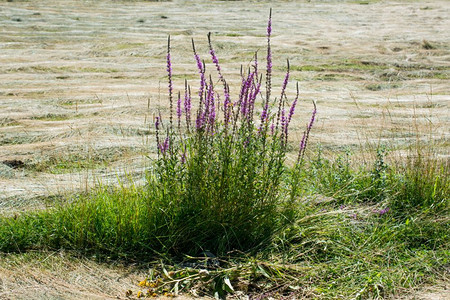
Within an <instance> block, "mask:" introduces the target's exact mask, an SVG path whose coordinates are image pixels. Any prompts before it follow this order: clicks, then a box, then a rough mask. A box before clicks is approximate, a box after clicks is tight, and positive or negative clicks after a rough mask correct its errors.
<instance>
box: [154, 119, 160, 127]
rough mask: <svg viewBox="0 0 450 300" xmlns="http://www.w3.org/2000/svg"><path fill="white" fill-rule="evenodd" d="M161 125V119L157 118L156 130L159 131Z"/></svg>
mask: <svg viewBox="0 0 450 300" xmlns="http://www.w3.org/2000/svg"><path fill="white" fill-rule="evenodd" d="M159 124H160V120H159V117H156V118H155V128H156V130H159Z"/></svg>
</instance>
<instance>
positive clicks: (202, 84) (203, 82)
mask: <svg viewBox="0 0 450 300" xmlns="http://www.w3.org/2000/svg"><path fill="white" fill-rule="evenodd" d="M192 50H193V51H194V58H195V62H196V63H197V69H198V72H199V74H200V87H199V89H198V96H199V97H200V102H201V101H202V100H203V92H204V91H205V85H206V79H205V64H204V63H202V61H201V60H200V56H199V55H198V54H197V51H196V50H195V44H194V39H192Z"/></svg>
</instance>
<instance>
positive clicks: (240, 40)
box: [0, 0, 450, 298]
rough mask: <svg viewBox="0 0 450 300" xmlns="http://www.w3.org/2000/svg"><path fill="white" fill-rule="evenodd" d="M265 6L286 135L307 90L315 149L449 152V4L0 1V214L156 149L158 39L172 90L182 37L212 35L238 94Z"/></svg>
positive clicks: (144, 161)
mask: <svg viewBox="0 0 450 300" xmlns="http://www.w3.org/2000/svg"><path fill="white" fill-rule="evenodd" d="M270 7H272V8H273V39H272V43H273V57H274V68H275V73H274V89H273V95H275V96H277V95H278V94H279V90H280V85H281V81H282V78H283V72H284V69H285V65H286V62H285V61H286V59H288V58H289V60H290V63H291V67H292V71H291V81H292V83H291V85H290V88H289V90H288V94H289V95H290V99H291V100H292V99H293V96H294V94H295V91H294V89H295V84H294V81H299V82H300V87H301V98H302V102H301V103H300V105H299V106H298V114H297V115H296V119H295V120H294V124H293V129H292V131H291V132H292V134H291V137H290V138H291V141H292V143H298V140H299V137H300V135H301V133H302V131H303V127H304V125H305V123H306V122H307V119H308V116H309V114H310V112H311V110H312V105H311V101H312V100H315V101H317V104H318V110H319V114H318V121H317V123H316V127H315V129H314V132H313V136H312V138H311V142H312V145H313V146H314V145H318V144H321V145H323V147H324V148H325V149H329V150H334V149H340V150H342V149H356V148H359V146H360V145H367V144H368V145H374V144H396V145H399V146H400V147H404V148H405V149H406V148H407V146H408V145H410V144H411V143H413V142H415V141H416V140H417V137H419V138H420V139H422V140H423V143H424V144H425V145H429V146H430V145H433V146H435V147H437V148H436V149H435V151H436V153H437V154H438V155H439V156H441V157H442V158H444V159H448V158H449V138H450V130H449V128H450V126H449V125H450V124H449V123H450V114H449V112H448V106H449V103H450V96H449V95H450V85H449V75H450V72H449V67H450V35H449V34H448V29H449V28H450V19H449V18H448V16H449V15H450V2H448V1H445V0H443V1H440V0H435V1H371V0H370V1H338V0H335V1H334V0H330V1H314V0H312V1H308V2H306V1H171V2H144V1H89V0H87V1H68V0H50V1H33V0H30V1H11V2H9V1H0V162H5V161H11V160H17V161H19V162H21V163H23V164H24V165H23V166H20V167H19V168H12V166H13V165H8V164H2V163H0V213H3V214H8V213H12V212H16V211H21V210H28V209H34V208H42V207H46V206H47V205H51V203H50V204H49V200H48V196H54V198H53V199H57V195H60V194H64V193H68V192H69V193H70V192H73V191H80V190H87V189H89V188H90V187H92V186H93V185H95V183H96V182H99V181H101V182H102V183H114V182H115V181H117V178H121V177H123V176H130V177H132V178H134V180H136V181H138V182H139V180H141V179H142V177H143V171H144V170H145V168H146V166H148V164H149V161H150V160H149V159H148V158H146V157H145V156H144V155H148V156H150V157H152V156H153V155H154V153H155V146H154V145H155V142H154V129H153V125H152V124H153V119H154V116H155V114H156V113H157V112H158V111H161V113H162V114H163V115H167V108H168V100H167V93H166V86H167V83H166V77H165V75H166V73H165V52H166V41H167V36H168V35H169V34H170V35H171V38H172V56H173V65H174V74H175V76H174V79H175V87H176V89H182V87H183V84H184V78H187V79H188V81H189V83H190V84H191V85H192V86H193V87H196V86H197V84H198V80H197V75H196V67H195V62H194V58H193V55H192V51H191V38H194V39H195V41H196V47H197V50H198V52H199V54H200V55H201V56H202V58H204V59H205V60H208V59H209V55H208V52H207V43H206V42H207V38H206V36H207V33H208V32H212V34H213V44H214V47H215V48H216V52H217V55H218V56H219V59H220V61H221V66H222V68H223V70H224V74H225V77H226V78H227V79H228V82H229V83H231V93H232V94H233V95H236V94H237V93H238V87H237V84H238V81H239V69H240V66H241V64H244V67H247V66H248V65H249V61H250V60H251V59H252V56H253V53H254V52H255V51H259V57H260V60H261V61H260V65H264V59H263V58H264V56H265V44H266V40H265V31H266V23H267V16H268V12H269V8H270ZM207 69H208V70H213V66H212V65H211V64H210V63H207ZM213 74H215V73H214V72H213ZM105 270H109V269H108V268H106V267H105ZM109 271H111V272H115V271H112V270H109ZM5 272H6V271H5V269H1V270H0V274H2V273H3V274H5ZM20 276H21V275H18V278H22V277H20ZM23 276H25V277H26V275H23ZM8 278H11V277H8ZM11 280H12V279H11ZM0 286H1V285H0ZM23 286H27V285H26V284H24V285H23ZM74 286H75V287H79V286H82V285H77V284H76V283H75V284H74ZM111 286H112V285H111ZM91 292H93V293H94V294H96V295H97V296H98V297H109V296H112V297H115V294H114V292H105V293H106V294H105V295H107V296H105V295H103V294H101V293H98V291H97V292H95V289H94V290H92V289H91ZM2 295H3V296H4V295H6V296H4V297H7V298H8V297H11V298H21V297H20V296H19V297H15V296H14V295H13V294H12V293H11V291H10V292H6V294H5V292H3V294H2V292H1V291H0V298H1V297H3V296H2ZM77 295H78V294H77ZM79 295H80V297H81V294H79ZM52 297H53V296H52ZM55 297H56V296H55Z"/></svg>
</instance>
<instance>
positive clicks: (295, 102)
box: [284, 82, 300, 143]
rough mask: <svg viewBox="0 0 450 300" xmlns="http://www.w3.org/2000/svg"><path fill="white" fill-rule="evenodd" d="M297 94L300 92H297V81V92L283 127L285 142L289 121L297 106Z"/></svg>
mask: <svg viewBox="0 0 450 300" xmlns="http://www.w3.org/2000/svg"><path fill="white" fill-rule="evenodd" d="M299 94H300V93H299V88H298V82H297V94H296V96H295V99H294V101H293V102H292V104H291V108H290V109H289V114H288V117H287V120H286V126H285V128H284V136H285V143H287V138H288V128H289V123H291V119H292V116H293V115H294V112H295V107H296V106H297V102H298V96H299Z"/></svg>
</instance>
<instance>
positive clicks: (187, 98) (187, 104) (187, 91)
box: [184, 80, 191, 131]
mask: <svg viewBox="0 0 450 300" xmlns="http://www.w3.org/2000/svg"><path fill="white" fill-rule="evenodd" d="M184 115H185V116H186V127H187V130H188V131H189V130H190V129H189V127H190V125H191V87H190V86H188V84H187V80H185V81H184Z"/></svg>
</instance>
